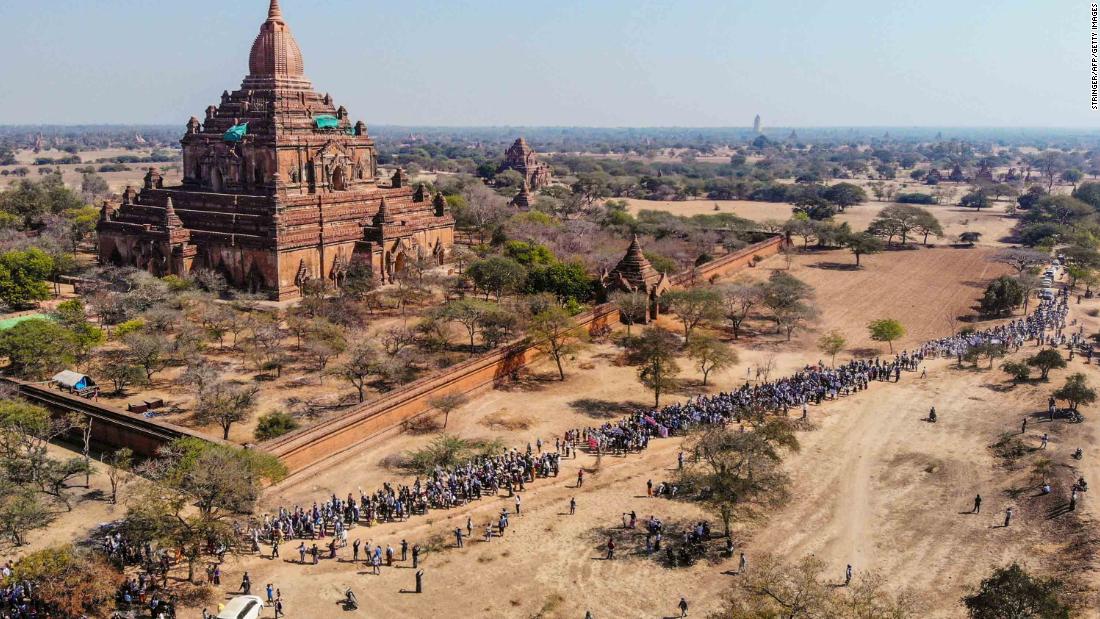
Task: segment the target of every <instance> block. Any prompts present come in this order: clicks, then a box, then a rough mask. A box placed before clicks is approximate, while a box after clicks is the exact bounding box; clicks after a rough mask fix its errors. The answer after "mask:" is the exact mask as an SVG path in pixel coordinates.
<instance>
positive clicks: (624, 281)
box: [600, 234, 672, 323]
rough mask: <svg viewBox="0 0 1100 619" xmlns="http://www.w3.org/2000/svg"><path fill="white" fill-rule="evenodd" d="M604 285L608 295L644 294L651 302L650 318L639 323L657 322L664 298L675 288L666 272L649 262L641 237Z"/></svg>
mask: <svg viewBox="0 0 1100 619" xmlns="http://www.w3.org/2000/svg"><path fill="white" fill-rule="evenodd" d="M600 284H601V285H602V286H603V289H604V292H605V293H607V294H611V293H612V292H626V293H632V292H641V293H643V294H645V295H646V298H647V299H648V300H649V307H648V309H647V311H646V315H645V316H644V317H642V318H641V319H638V320H637V322H642V323H647V322H649V321H650V320H655V319H656V318H657V315H658V313H659V309H660V308H659V303H658V301H659V300H660V298H661V295H663V294H664V293H666V292H668V291H669V290H671V289H672V282H671V281H670V280H669V278H668V276H667V275H665V274H664V273H661V272H659V271H657V269H656V268H654V267H653V265H652V264H650V262H649V259H647V258H646V257H645V254H644V253H643V252H642V245H641V243H639V242H638V235H637V234H635V235H634V239H633V240H632V241H631V242H630V247H628V248H627V249H626V255H625V256H623V259H622V260H620V261H619V264H617V265H616V266H615V268H614V269H611V270H610V271H605V272H604V274H603V276H601V277H600Z"/></svg>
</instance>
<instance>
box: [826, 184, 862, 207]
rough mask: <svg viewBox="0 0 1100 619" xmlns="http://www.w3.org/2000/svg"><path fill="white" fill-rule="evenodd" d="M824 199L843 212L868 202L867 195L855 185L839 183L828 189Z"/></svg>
mask: <svg viewBox="0 0 1100 619" xmlns="http://www.w3.org/2000/svg"><path fill="white" fill-rule="evenodd" d="M822 197H823V198H825V199H826V200H828V201H829V202H832V203H833V204H835V205H837V207H839V208H840V210H841V211H843V210H845V209H847V208H848V207H849V206H855V205H856V204H861V203H863V202H866V201H867V193H866V192H865V191H863V188H862V187H860V186H859V185H856V184H854V183H837V184H835V185H832V186H830V187H829V188H827V189H826V190H825V191H824V192H823V193H822Z"/></svg>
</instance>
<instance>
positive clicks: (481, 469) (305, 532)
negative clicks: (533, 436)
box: [246, 294, 1068, 563]
mask: <svg viewBox="0 0 1100 619" xmlns="http://www.w3.org/2000/svg"><path fill="white" fill-rule="evenodd" d="M1067 310H1068V303H1067V297H1066V296H1065V295H1064V294H1063V295H1061V296H1059V297H1058V298H1056V299H1053V300H1048V301H1043V302H1042V303H1041V304H1040V305H1039V306H1038V307H1037V308H1036V309H1035V310H1034V312H1033V313H1031V314H1030V315H1029V316H1027V317H1026V318H1021V319H1018V320H1014V321H1012V322H1010V323H1007V324H1004V325H1000V326H997V327H993V328H990V329H986V330H981V331H972V332H968V333H963V334H958V335H954V336H952V337H947V338H942V339H938V340H934V341H932V342H928V343H926V344H924V345H923V346H920V347H918V348H917V349H916V350H913V351H904V352H901V353H899V354H897V355H895V356H894V357H893V359H886V360H884V359H878V358H876V359H859V360H853V361H850V362H848V363H845V364H843V365H840V366H837V367H827V366H826V365H825V364H824V363H818V364H816V365H810V366H807V367H805V368H803V369H802V370H800V371H798V372H795V373H794V374H793V375H791V376H786V377H783V378H779V379H777V380H773V381H764V382H759V383H757V384H750V383H748V382H746V383H745V384H744V385H743V386H741V387H740V388H738V389H736V390H733V391H727V392H722V393H718V394H714V395H706V396H700V397H696V398H693V399H691V400H689V401H687V402H683V403H675V404H671V405H668V406H665V407H663V408H661V409H659V410H650V411H638V412H635V413H634V414H631V415H629V416H627V417H625V418H623V419H621V420H618V421H616V422H608V423H605V424H603V425H601V426H598V427H590V428H578V429H573V430H569V431H567V432H565V433H564V435H563V436H562V437H560V438H558V439H555V440H554V444H553V451H551V450H550V448H549V447H550V446H549V445H545V446H544V444H543V442H542V440H541V439H540V440H537V441H535V443H534V445H532V444H528V445H527V448H526V450H521V449H516V448H513V449H512V450H509V451H506V452H505V453H502V454H499V455H482V456H478V457H475V458H473V459H472V460H470V461H468V462H465V463H462V464H459V465H457V466H454V467H451V468H444V467H436V468H435V469H434V470H433V471H431V472H430V473H429V474H428V475H426V476H424V477H417V478H416V479H415V480H414V481H413V482H412V483H411V484H391V483H384V484H383V485H382V487H381V488H378V489H377V490H375V491H374V492H364V491H363V490H362V488H360V489H359V492H358V498H356V496H355V495H354V494H353V493H348V494H347V495H346V498H341V497H338V496H336V495H335V494H333V495H331V496H330V497H329V498H327V499H325V500H322V501H319V502H315V503H314V504H313V505H312V506H309V507H305V506H293V507H289V508H288V507H280V508H279V509H278V510H277V511H276V513H274V514H267V515H264V516H263V517H262V520H258V521H255V522H253V523H251V526H250V527H249V528H248V530H247V532H246V535H247V536H248V537H249V538H250V540H251V544H252V547H253V550H255V551H259V550H260V543H261V542H266V543H268V544H271V547H272V553H271V554H272V557H275V556H278V548H279V545H280V544H281V543H282V542H284V541H286V540H314V541H315V540H322V539H326V538H328V539H329V541H327V542H322V546H321V547H318V545H317V544H312V545H311V546H307V545H306V544H305V542H304V541H303V542H302V543H301V544H300V545H298V546H297V550H298V553H299V555H300V557H299V558H300V560H301V561H302V562H306V558H307V555H308V556H309V558H310V562H316V561H317V560H318V559H319V558H321V557H323V556H325V555H328V556H330V557H335V556H336V552H337V549H339V548H343V547H345V546H347V545H348V530H349V529H350V528H351V527H354V526H359V525H365V526H371V525H373V524H376V523H387V522H399V521H404V520H406V519H408V518H409V517H411V516H413V515H421V514H425V513H427V512H429V511H430V510H438V509H449V508H454V507H458V506H462V505H465V504H467V503H469V502H471V501H477V500H479V499H481V498H482V497H484V496H490V497H491V496H497V495H499V494H500V492H501V491H502V490H505V491H507V493H508V496H514V495H515V493H516V492H519V491H523V490H525V489H526V484H528V483H531V482H533V481H534V480H535V479H537V478H540V477H556V476H557V475H558V473H559V471H560V467H561V459H562V458H563V457H569V456H570V455H573V456H574V457H575V456H576V450H577V448H578V446H579V447H581V448H582V449H585V450H586V451H589V452H592V453H597V454H604V453H608V454H625V453H630V452H638V451H642V450H644V449H646V448H647V447H648V445H649V441H650V440H651V439H653V438H664V437H668V436H670V435H677V434H683V433H685V432H687V431H689V430H690V429H692V428H695V427H698V426H702V425H719V424H728V423H731V422H740V421H743V420H744V419H745V418H757V417H759V416H760V415H763V414H766V413H781V414H790V411H791V409H795V410H799V409H801V413H802V416H803V417H805V416H806V415H807V407H808V406H809V405H810V404H821V403H822V402H824V401H827V400H835V399H839V398H841V397H845V396H848V395H851V394H854V393H857V392H860V391H863V390H865V389H867V388H869V387H870V385H871V384H872V383H874V382H897V381H899V380H900V379H901V375H902V372H912V371H916V370H917V369H918V368H919V367H920V365H921V363H922V362H923V361H924V360H925V359H926V358H931V357H936V356H941V357H942V356H956V355H963V354H966V352H967V351H968V350H969V349H971V348H975V347H978V346H982V345H985V344H1003V345H1005V346H1006V347H1015V348H1019V347H1020V346H1022V345H1024V343H1026V342H1028V341H1031V340H1035V342H1036V343H1037V344H1040V345H1043V344H1046V345H1057V344H1059V343H1063V342H1064V341H1066V340H1065V338H1066V336H1065V334H1064V333H1063V330H1064V328H1065V321H1066V314H1067ZM544 447H545V449H544ZM582 483H583V476H578V479H577V484H578V486H579V485H581V484H582ZM518 507H519V506H518V504H517V510H518ZM501 532H502V533H503V529H501ZM368 545H369V544H368ZM403 545H404V542H403ZM381 553H382V549H381V547H378V548H376V549H375V550H374V552H373V553H371V551H370V549H369V548H368V549H367V555H365V556H366V557H367V559H368V563H375V562H377V559H378V558H379V555H380V554H381ZM355 554H356V555H358V554H359V553H358V548H356V552H355ZM386 554H387V555H389V554H390V553H386ZM403 554H404V553H403ZM368 555H369V556H368Z"/></svg>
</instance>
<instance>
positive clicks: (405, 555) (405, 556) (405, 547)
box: [401, 540, 409, 561]
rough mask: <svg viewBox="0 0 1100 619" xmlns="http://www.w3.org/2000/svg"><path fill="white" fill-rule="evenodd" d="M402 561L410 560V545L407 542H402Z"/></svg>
mask: <svg viewBox="0 0 1100 619" xmlns="http://www.w3.org/2000/svg"><path fill="white" fill-rule="evenodd" d="M401 560H402V561H408V560H409V543H408V542H406V541H405V540H401Z"/></svg>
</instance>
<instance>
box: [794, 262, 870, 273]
mask: <svg viewBox="0 0 1100 619" xmlns="http://www.w3.org/2000/svg"><path fill="white" fill-rule="evenodd" d="M806 266H808V267H810V268H811V269H824V270H826V271H861V270H863V267H862V266H857V265H856V264H855V263H849V262H815V263H813V264H808V265H806Z"/></svg>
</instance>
